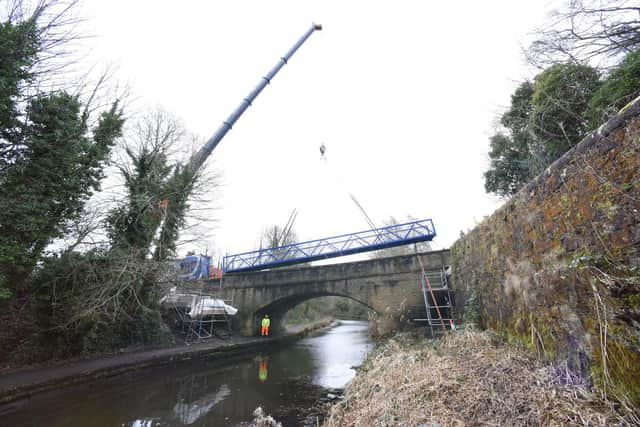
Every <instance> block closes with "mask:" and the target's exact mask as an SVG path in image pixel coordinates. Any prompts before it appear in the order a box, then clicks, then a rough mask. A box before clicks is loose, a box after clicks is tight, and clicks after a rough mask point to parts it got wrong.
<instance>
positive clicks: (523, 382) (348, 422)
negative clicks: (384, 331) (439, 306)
mask: <svg viewBox="0 0 640 427" xmlns="http://www.w3.org/2000/svg"><path fill="white" fill-rule="evenodd" d="M372 425H394V426H395V425H401V426H421V425H424V426H436V425H438V426H440V425H448V426H463V425H504V426H529V425H602V426H604V425H607V426H609V425H615V426H631V425H640V410H639V409H638V408H634V407H632V406H630V405H629V404H628V403H625V402H620V401H614V400H611V399H610V398H609V399H607V398H606V396H602V395H600V394H599V393H597V391H595V390H594V389H593V387H592V385H591V384H589V383H588V382H587V381H585V380H584V379H582V378H580V377H579V376H577V375H576V374H575V373H572V372H571V371H569V369H568V368H567V367H566V366H554V365H551V364H549V363H545V362H543V361H541V360H540V359H538V358H536V357H535V355H533V354H532V353H531V352H529V351H527V350H526V349H525V348H522V347H519V346H517V345H513V344H510V343H507V342H504V341H503V340H501V339H500V338H499V337H497V336H496V335H495V334H492V333H491V332H489V331H478V330H476V329H475V328H463V329H462V330H458V331H455V332H449V333H448V334H447V336H445V337H443V338H442V339H438V340H428V339H425V338H424V337H421V336H417V335H412V334H407V333H404V334H397V335H396V336H394V337H392V338H390V339H388V340H386V341H384V342H380V343H378V345H377V346H376V349H375V350H374V351H372V352H371V353H369V355H368V357H367V359H366V360H365V362H364V363H363V364H362V366H361V368H360V369H359V370H358V373H357V375H356V376H355V378H354V379H353V380H352V381H351V382H350V383H349V384H348V385H347V387H346V390H345V392H344V399H342V400H341V401H340V402H339V403H337V404H335V405H333V407H332V408H331V410H330V413H329V415H328V416H327V418H326V419H325V422H324V424H323V426H324V427H342V426H372Z"/></svg>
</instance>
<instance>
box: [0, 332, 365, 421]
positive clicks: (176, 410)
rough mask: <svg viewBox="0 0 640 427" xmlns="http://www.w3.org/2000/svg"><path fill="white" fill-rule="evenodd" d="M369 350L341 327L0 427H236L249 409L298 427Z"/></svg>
mask: <svg viewBox="0 0 640 427" xmlns="http://www.w3.org/2000/svg"><path fill="white" fill-rule="evenodd" d="M372 348H373V343H372V341H371V339H370V337H369V333H368V324H367V322H364V321H354V320H344V321H341V322H340V324H339V325H338V326H336V327H334V328H332V329H330V330H328V331H323V332H319V333H316V334H314V335H311V336H308V337H306V338H303V339H301V340H299V341H297V342H295V343H292V344H289V345H286V346H284V347H280V348H272V349H270V350H268V351H265V352H262V353H256V354H251V355H247V356H246V358H244V359H235V360H232V361H222V360H214V361H209V362H201V361H200V362H198V363H181V364H178V365H175V366H165V367H162V368H156V369H149V370H145V371H143V372H132V373H129V374H124V375H121V376H118V377H114V378H111V379H108V380H104V381H97V382H93V383H91V384H85V385H80V386H75V387H70V388H66V389H62V390H58V391H53V392H48V393H43V394H39V395H36V396H34V397H32V398H31V399H28V400H24V401H21V402H17V403H14V404H11V405H10V406H5V407H0V425H2V426H52V427H57V426H60V427H62V426H65V427H74V426H82V427H101V426H126V427H152V426H153V427H155V426H236V425H239V424H241V423H243V422H247V421H250V420H251V419H252V418H253V417H252V413H253V411H254V410H255V408H256V407H258V406H260V407H262V408H263V410H264V412H265V413H266V414H272V415H274V417H275V418H276V419H278V420H279V421H282V422H283V425H284V426H288V425H298V424H299V420H300V416H301V413H303V412H304V411H305V410H308V409H309V406H311V405H313V402H314V401H315V400H316V399H317V398H318V396H326V395H327V394H328V393H335V392H336V389H342V388H344V386H345V385H346V383H347V382H348V381H349V380H351V379H352V378H353V377H354V376H355V369H354V368H355V367H357V366H359V365H360V364H361V363H362V361H363V360H364V358H365V356H366V355H367V353H368V352H369V351H370V350H371V349H372Z"/></svg>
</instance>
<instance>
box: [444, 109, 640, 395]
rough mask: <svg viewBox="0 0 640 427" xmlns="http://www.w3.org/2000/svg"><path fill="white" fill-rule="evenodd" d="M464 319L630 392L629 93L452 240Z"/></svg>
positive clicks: (635, 202)
mask: <svg viewBox="0 0 640 427" xmlns="http://www.w3.org/2000/svg"><path fill="white" fill-rule="evenodd" d="M451 258H452V260H451V262H452V270H453V281H454V288H455V290H456V302H457V306H458V307H461V306H466V311H465V315H466V316H467V318H473V317H477V318H478V319H479V320H480V323H481V324H482V325H483V326H485V327H490V328H493V329H495V330H497V331H498V332H499V333H500V334H502V335H503V336H505V337H507V338H508V339H509V340H512V341H518V342H521V343H522V344H524V345H525V346H527V347H529V348H531V349H532V350H534V351H537V352H539V354H540V355H541V356H542V357H545V358H547V359H549V360H552V361H554V362H556V363H558V364H559V365H563V366H564V365H566V366H567V367H568V368H569V371H571V372H574V373H579V374H581V375H583V376H586V377H588V378H591V379H593V380H594V381H595V383H596V385H597V386H598V387H599V389H600V390H602V391H606V392H607V393H608V394H609V395H612V394H613V395H614V397H617V398H622V396H624V395H626V396H627V397H628V398H630V399H631V401H633V402H635V404H639V403H640V279H639V277H640V102H638V100H636V101H635V102H634V103H632V104H630V105H629V106H627V107H625V109H623V111H621V112H620V113H619V114H618V115H617V116H616V117H614V118H613V119H611V120H610V121H609V122H608V123H607V124H605V125H603V126H602V127H601V128H600V129H599V130H598V132H596V133H594V134H593V135H590V136H589V137H587V138H585V139H584V140H583V141H582V142H581V143H580V144H578V145H577V146H576V147H574V148H573V149H572V150H571V151H569V152H568V153H566V154H565V155H564V156H563V157H562V158H560V159H558V160H557V161H556V162H555V163H553V164H552V165H551V166H550V167H549V168H548V169H547V170H546V171H545V172H544V173H543V174H541V175H540V176H538V177H537V178H536V179H535V180H533V181H532V182H531V183H529V184H528V185H527V186H525V187H524V188H523V189H522V190H521V191H520V192H519V193H518V194H517V195H515V196H514V197H513V198H512V199H511V200H509V201H508V202H507V203H506V204H505V205H504V206H502V207H501V208H500V209H498V210H497V211H496V212H495V213H494V214H493V215H491V216H490V217H489V218H486V219H485V220H484V221H483V222H482V223H481V224H480V225H479V226H478V227H476V228H475V229H474V230H472V231H471V232H469V233H467V234H466V235H464V236H462V237H461V238H460V239H459V240H458V241H457V242H456V243H455V244H454V245H453V247H452V248H451Z"/></svg>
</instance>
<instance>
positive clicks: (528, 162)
mask: <svg viewBox="0 0 640 427" xmlns="http://www.w3.org/2000/svg"><path fill="white" fill-rule="evenodd" d="M532 96H533V84H532V83H531V82H524V83H522V84H521V85H520V86H519V87H518V89H516V91H515V92H514V94H513V95H511V106H510V108H509V110H507V111H506V112H505V113H504V114H503V115H502V117H501V118H500V124H501V125H502V126H503V127H504V130H503V131H500V132H498V133H496V134H495V135H493V136H492V137H491V138H490V139H489V141H490V147H491V149H490V151H489V158H490V159H491V165H490V168H489V170H488V171H487V172H485V174H484V177H485V189H486V191H487V192H492V193H497V194H499V195H501V196H510V195H512V194H514V193H516V192H517V191H518V190H519V189H520V187H522V186H523V185H524V184H525V183H526V182H527V181H528V180H529V178H530V177H531V174H532V170H533V165H534V164H535V162H534V160H533V159H532V157H531V152H530V151H529V147H530V145H532V137H531V135H530V133H529V129H528V127H529V117H530V115H531V110H532V108H533V106H532V104H531V98H532Z"/></svg>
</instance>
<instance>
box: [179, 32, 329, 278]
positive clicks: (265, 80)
mask: <svg viewBox="0 0 640 427" xmlns="http://www.w3.org/2000/svg"><path fill="white" fill-rule="evenodd" d="M320 30H322V25H321V24H318V23H315V22H314V23H312V24H311V27H309V29H307V31H305V33H304V34H303V35H302V37H300V38H299V39H298V41H296V43H295V44H294V45H293V46H292V47H291V49H289V50H288V51H287V53H285V54H284V56H282V57H280V59H279V60H278V62H277V63H276V64H275V65H274V66H273V68H271V70H269V72H268V73H267V74H266V75H265V76H264V77H262V78H261V79H260V81H259V82H258V84H257V85H256V86H255V87H254V88H253V90H252V91H251V92H249V94H248V95H247V96H246V97H245V98H243V99H242V101H241V102H240V104H239V105H238V106H237V107H236V108H235V110H233V112H232V113H231V114H230V115H229V117H227V119H226V120H225V121H223V122H222V124H221V125H220V127H218V129H217V130H216V131H215V132H214V134H213V135H212V136H211V138H209V139H208V140H207V142H206V143H205V144H204V145H203V146H202V147H201V148H200V149H199V150H198V151H197V152H196V153H195V154H194V155H193V156H192V157H191V159H190V160H189V163H188V164H187V165H185V169H186V170H187V172H188V173H190V174H192V176H195V175H196V174H197V173H198V171H199V170H200V168H201V167H202V165H203V164H204V162H205V161H206V160H207V159H208V158H209V156H210V155H211V153H212V152H213V150H215V148H216V147H217V146H218V144H219V143H220V141H221V140H222V138H224V137H225V135H226V134H227V133H228V132H229V131H230V130H231V129H232V128H233V125H234V124H235V123H236V122H237V121H238V119H239V118H240V117H241V116H242V114H243V113H244V112H245V111H246V110H247V108H249V107H250V106H251V104H252V103H253V101H255V99H256V98H257V97H258V95H260V93H261V92H262V91H263V89H264V88H265V87H266V86H267V85H268V84H269V83H271V80H273V78H274V77H275V76H276V74H278V71H280V69H281V68H282V67H284V66H285V64H287V63H288V62H289V60H290V59H291V57H292V56H293V54H294V53H296V51H297V50H298V49H299V48H300V47H301V46H302V45H303V44H304V42H306V41H307V39H308V38H309V37H311V35H312V34H313V33H314V32H315V31H320ZM183 197H184V195H183ZM210 262H211V259H210V258H209V257H206V256H192V257H187V258H185V259H184V260H183V261H182V262H181V270H182V273H183V274H182V278H183V279H198V278H201V277H203V276H204V277H206V276H207V272H209V271H211V269H210Z"/></svg>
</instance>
